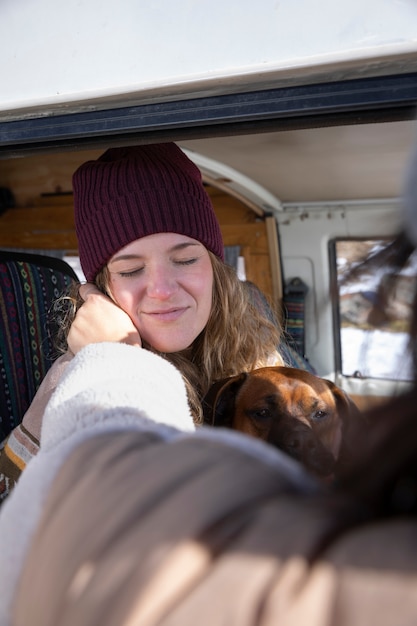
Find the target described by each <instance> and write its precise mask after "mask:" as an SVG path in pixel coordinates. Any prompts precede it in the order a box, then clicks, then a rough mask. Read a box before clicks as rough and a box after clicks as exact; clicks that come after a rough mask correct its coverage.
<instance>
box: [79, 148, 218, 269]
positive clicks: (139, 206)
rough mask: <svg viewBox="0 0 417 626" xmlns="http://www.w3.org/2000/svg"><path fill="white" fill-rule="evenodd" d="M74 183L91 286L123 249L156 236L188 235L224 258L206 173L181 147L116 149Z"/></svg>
mask: <svg viewBox="0 0 417 626" xmlns="http://www.w3.org/2000/svg"><path fill="white" fill-rule="evenodd" d="M72 182H73V190H74V210H75V228H76V232H77V237H78V246H79V255H80V263H81V267H82V269H83V272H84V274H85V277H86V278H87V280H88V281H93V280H94V278H95V277H96V276H97V274H98V272H99V271H100V270H101V269H102V268H103V267H104V266H105V265H106V264H107V262H108V261H109V260H110V258H111V257H112V256H113V255H114V254H115V253H116V252H117V251H118V250H120V249H121V248H123V247H124V246H126V245H127V244H129V243H131V242H132V241H135V240H136V239H140V238H141V237H146V236H147V235H153V234H155V233H171V232H172V233H178V234H181V235H186V236H188V237H191V238H192V239H196V240H197V241H199V242H200V243H202V244H203V245H204V246H205V247H206V248H207V249H208V250H210V251H211V252H213V253H214V254H215V255H216V256H218V257H219V258H220V259H222V260H223V259H224V248H223V240H222V235H221V231H220V226H219V223H218V221H217V217H216V215H215V213H214V209H213V205H212V203H211V200H210V198H209V195H208V194H207V192H206V190H205V189H204V186H203V183H202V178H201V172H200V170H199V169H198V167H197V166H196V165H195V164H194V163H193V162H192V161H191V160H190V159H189V158H188V157H187V156H186V155H185V154H184V152H182V150H181V149H180V148H179V147H178V146H177V145H176V144H174V143H163V144H152V145H145V146H133V147H126V148H111V149H109V150H107V151H106V152H105V153H104V154H103V155H102V156H101V157H99V158H98V159H97V160H96V161H87V162H86V163H84V164H83V165H81V166H80V167H79V168H78V169H77V170H76V172H75V173H74V176H73V181H72Z"/></svg>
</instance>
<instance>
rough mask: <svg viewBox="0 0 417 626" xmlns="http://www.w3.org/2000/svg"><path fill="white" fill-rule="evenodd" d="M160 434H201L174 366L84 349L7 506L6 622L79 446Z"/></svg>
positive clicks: (120, 349) (2, 530) (148, 357)
mask: <svg viewBox="0 0 417 626" xmlns="http://www.w3.org/2000/svg"><path fill="white" fill-rule="evenodd" d="M124 429H129V430H132V429H134V430H142V431H144V430H146V431H156V432H158V433H159V435H160V436H161V437H162V438H163V439H164V440H166V441H169V440H171V439H174V438H175V437H178V436H182V435H183V434H184V433H191V432H194V430H195V427H194V424H193V420H192V417H191V414H190V410H189V407H188V403H187V396H186V391H185V386H184V382H183V380H182V377H181V375H180V374H179V372H178V371H177V370H176V369H175V367H174V366H173V365H171V364H170V363H168V362H167V361H165V360H164V359H162V358H161V357H159V356H157V355H155V354H151V353H150V352H149V351H146V350H142V349H140V348H136V347H133V346H128V345H125V344H115V343H101V344H93V345H90V346H87V347H86V348H83V350H81V351H80V352H79V353H78V354H77V355H76V356H75V357H74V359H73V360H72V361H71V362H70V363H69V365H68V367H67V369H66V370H65V372H64V374H63V376H62V378H61V379H60V381H59V383H58V386H57V388H56V390H55V391H54V393H53V395H52V397H51V399H50V401H49V403H48V405H47V407H46V410H45V413H44V417H43V423H42V430H41V446H40V450H39V452H38V454H37V455H36V456H35V457H34V458H33V459H32V460H31V461H30V463H28V465H27V467H26V469H25V470H24V472H23V473H22V475H21V477H20V479H19V481H18V483H17V485H16V486H15V487H14V489H13V491H12V492H11V494H10V495H9V496H8V498H7V499H6V500H5V501H4V503H3V504H2V507H1V508H0V589H1V602H0V625H1V626H9V625H10V624H11V622H12V619H11V611H12V604H13V597H14V590H15V588H16V585H17V583H18V580H19V576H20V571H21V568H22V565H23V563H24V559H25V554H26V551H27V549H28V546H29V545H30V541H31V539H32V537H33V533H34V532H35V529H36V526H37V524H38V520H39V519H40V516H41V515H42V507H43V503H44V501H45V499H46V496H47V494H48V490H49V488H50V485H51V483H52V481H53V479H54V477H55V476H56V474H57V472H58V470H59V468H60V467H61V465H62V463H63V461H64V460H65V459H66V458H67V456H68V455H69V454H70V453H71V451H72V450H74V448H75V447H76V446H77V445H78V444H80V443H81V442H83V441H85V440H86V439H87V438H88V437H90V436H92V435H94V434H96V433H97V432H109V431H116V430H124Z"/></svg>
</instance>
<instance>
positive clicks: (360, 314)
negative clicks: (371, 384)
mask: <svg viewBox="0 0 417 626" xmlns="http://www.w3.org/2000/svg"><path fill="white" fill-rule="evenodd" d="M386 245H387V241H386V240H382V239H375V240H370V239H367V240H360V239H338V240H334V241H332V242H331V245H330V248H331V249H330V258H331V264H332V268H331V274H332V276H333V287H334V292H335V293H336V297H335V302H334V320H335V324H334V328H335V340H336V344H337V350H336V355H337V356H336V361H337V363H336V369H337V371H338V372H339V373H341V374H342V375H343V376H354V377H357V378H379V379H386V380H403V381H409V380H412V378H413V375H412V362H411V358H410V357H409V355H408V349H407V347H408V346H407V341H408V330H409V324H410V321H411V310H412V302H413V298H414V293H415V289H416V284H417V259H416V256H415V255H413V256H412V257H411V259H410V260H409V262H408V264H407V266H406V267H405V268H404V269H403V270H402V271H401V272H400V273H399V274H397V275H396V276H395V277H394V279H393V281H394V282H393V288H392V290H391V291H390V294H391V295H390V298H389V300H388V308H387V310H386V311H385V313H384V312H383V311H382V310H381V307H380V306H379V305H378V301H377V286H378V284H379V282H380V280H381V278H382V280H387V279H388V275H387V274H386V273H385V275H384V273H383V270H381V272H379V273H378V272H377V271H372V272H370V273H369V274H368V275H363V276H361V278H360V280H357V281H356V280H355V281H349V282H348V283H347V284H344V282H343V280H342V279H343V278H345V277H346V275H347V274H348V273H349V272H350V270H351V269H352V268H353V267H354V266H355V265H356V264H358V263H359V262H360V261H361V260H362V259H363V258H364V256H369V255H371V254H373V253H375V252H377V251H378V249H380V248H381V246H386Z"/></svg>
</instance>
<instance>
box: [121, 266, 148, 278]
mask: <svg viewBox="0 0 417 626" xmlns="http://www.w3.org/2000/svg"><path fill="white" fill-rule="evenodd" d="M143 269H144V268H143V267H138V268H136V269H135V270H129V271H128V272H118V274H119V276H121V277H122V278H131V277H132V276H137V275H138V274H140V272H142V271H143Z"/></svg>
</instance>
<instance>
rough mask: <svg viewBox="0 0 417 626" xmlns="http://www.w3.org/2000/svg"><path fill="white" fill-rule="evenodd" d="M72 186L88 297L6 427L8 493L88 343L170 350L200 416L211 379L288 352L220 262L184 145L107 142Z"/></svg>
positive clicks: (213, 221) (217, 234)
mask: <svg viewBox="0 0 417 626" xmlns="http://www.w3.org/2000/svg"><path fill="white" fill-rule="evenodd" d="M73 189H74V211H75V225H76V232H77V238H78V243H79V255H80V262H81V266H82V268H83V271H84V274H85V276H86V278H87V281H88V285H84V286H82V287H81V289H80V296H81V302H82V301H83V300H85V303H84V304H83V305H82V306H81V308H79V310H78V312H77V308H78V305H79V298H77V297H76V296H77V295H78V294H76V295H74V296H73V297H71V298H70V300H71V301H72V303H73V307H72V308H71V310H70V312H69V313H66V314H65V315H64V316H63V317H62V319H61V322H62V328H61V336H60V343H61V347H62V348H63V351H65V354H64V355H63V356H62V357H60V358H59V359H58V360H57V361H56V363H55V364H54V366H53V367H52V368H51V370H50V371H49V372H48V374H47V376H46V377H45V380H44V381H43V383H42V385H41V387H40V388H39V390H38V393H37V394H36V396H35V398H34V400H33V402H32V405H31V407H30V408H29V410H28V411H27V413H26V415H25V416H24V418H23V421H22V424H21V425H20V426H18V427H17V428H16V429H15V430H14V431H13V432H12V433H11V435H10V436H9V439H8V441H7V444H6V446H5V449H4V451H3V453H2V456H1V458H0V480H1V478H3V494H2V497H5V495H7V493H8V492H9V490H10V488H11V487H13V485H14V483H15V481H16V480H17V478H18V477H19V475H20V473H21V471H22V469H23V468H24V467H25V465H26V464H27V462H28V460H29V459H30V458H32V457H33V456H34V455H35V454H36V453H37V451H38V449H39V440H40V433H41V426H42V416H43V412H44V409H45V406H46V404H47V402H48V400H49V398H50V396H51V393H52V392H53V390H54V389H55V387H56V384H57V382H58V381H59V379H60V378H61V376H62V373H63V371H64V370H65V368H66V366H67V365H68V363H69V361H70V360H71V359H72V358H73V355H74V354H75V353H76V352H77V351H78V350H79V349H80V348H81V347H82V346H84V345H86V344H89V343H95V342H100V341H122V342H124V343H130V344H133V345H136V346H137V347H138V349H139V348H140V347H143V348H146V349H147V350H150V351H152V352H155V353H157V354H160V355H162V356H163V358H165V359H166V360H168V361H170V362H171V363H172V364H174V365H175V366H176V367H177V368H178V369H179V370H180V372H181V374H182V376H183V379H184V381H185V384H186V388H187V395H188V400H189V405H190V408H191V412H192V415H193V418H194V422H195V424H200V423H201V421H202V410H201V399H202V397H203V396H204V394H205V393H206V392H207V390H208V388H209V387H210V385H211V384H212V383H213V381H215V380H216V379H219V378H224V377H226V376H232V375H234V374H237V373H239V372H242V371H248V370H251V369H253V368H255V367H260V366H262V365H272V364H282V363H283V359H282V358H281V356H280V355H279V354H278V352H277V350H276V346H277V345H278V344H279V341H280V332H279V330H278V325H277V324H273V323H271V322H270V321H269V320H268V319H266V318H265V317H263V316H262V315H261V313H259V312H258V311H257V309H255V307H253V306H252V305H251V303H250V300H249V296H248V294H247V292H246V290H245V287H244V286H243V285H242V283H241V282H240V281H239V280H238V278H237V275H236V273H235V271H234V270H233V269H232V268H231V267H229V266H228V265H226V264H225V263H224V250H223V241H222V236H221V231H220V226H219V223H218V221H217V218H216V215H215V213H214V209H213V206H212V204H211V201H210V198H209V196H208V194H207V192H206V190H205V188H204V185H203V183H202V178H201V173H200V171H199V169H198V168H197V167H196V166H195V164H194V163H193V162H192V161H191V160H190V159H188V157H187V156H186V155H185V154H184V153H183V152H182V151H181V150H180V148H178V146H176V145H175V144H173V143H167V144H156V145H147V146H132V147H126V148H114V149H109V150H107V151H106V152H105V153H104V154H103V155H102V156H101V157H100V158H99V159H97V160H96V161H88V162H87V163H84V164H83V165H81V166H80V167H79V168H78V170H77V171H76V172H75V174H74V176H73ZM65 301H66V304H68V302H67V301H68V298H66V299H65ZM75 313H76V317H75V322H74V324H73V325H71V324H72V322H73V321H74V314H75ZM68 333H69V334H68ZM67 340H68V345H69V348H70V350H68V349H67V347H68V346H67ZM1 474H2V477H1Z"/></svg>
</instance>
